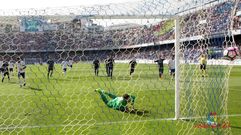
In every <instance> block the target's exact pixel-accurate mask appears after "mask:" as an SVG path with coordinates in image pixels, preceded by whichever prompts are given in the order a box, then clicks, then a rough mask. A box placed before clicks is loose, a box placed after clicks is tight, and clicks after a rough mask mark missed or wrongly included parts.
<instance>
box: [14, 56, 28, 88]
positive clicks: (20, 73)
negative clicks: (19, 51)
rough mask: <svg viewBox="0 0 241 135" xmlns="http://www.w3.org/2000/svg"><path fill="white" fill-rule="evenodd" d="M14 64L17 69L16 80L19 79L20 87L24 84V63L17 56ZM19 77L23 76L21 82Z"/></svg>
mask: <svg viewBox="0 0 241 135" xmlns="http://www.w3.org/2000/svg"><path fill="white" fill-rule="evenodd" d="M16 65H17V70H18V80H19V84H20V87H22V86H25V85H26V78H25V69H26V66H25V63H24V61H22V60H21V59H20V58H18V59H17V63H16ZM21 77H22V78H23V82H22V80H21Z"/></svg>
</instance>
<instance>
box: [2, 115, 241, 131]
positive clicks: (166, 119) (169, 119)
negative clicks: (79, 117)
mask: <svg viewBox="0 0 241 135" xmlns="http://www.w3.org/2000/svg"><path fill="white" fill-rule="evenodd" d="M226 116H228V117H241V114H231V115H221V116H219V117H226ZM205 117H206V116H202V117H187V118H180V119H181V120H182V119H200V118H205ZM151 121H175V118H160V119H149V120H134V121H113V122H98V123H91V124H88V123H87V124H58V125H32V126H9V127H0V130H11V129H24V128H27V129H32V128H51V127H53V128H56V127H75V126H93V125H94V126H96V125H97V126H102V125H110V124H125V123H141V122H151Z"/></svg>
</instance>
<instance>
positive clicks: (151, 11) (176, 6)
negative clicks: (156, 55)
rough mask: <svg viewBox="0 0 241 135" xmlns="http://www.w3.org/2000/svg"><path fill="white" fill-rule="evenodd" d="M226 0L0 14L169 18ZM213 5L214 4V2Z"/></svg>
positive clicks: (146, 0) (162, 0) (160, 0)
mask: <svg viewBox="0 0 241 135" xmlns="http://www.w3.org/2000/svg"><path fill="white" fill-rule="evenodd" d="M224 1H225V0H142V1H139V2H127V3H120V4H109V5H96V6H92V7H84V6H72V7H56V8H39V9H34V8H31V9H12V10H7V9H6V10H4V9H2V10H0V16H26V15H31V16H35V15H43V16H63V15H64V16H76V15H83V16H89V17H91V18H99V19H101V18H103V19H107V18H112V19H114V18H118V19H119V18H126V19H131V18H167V17H169V16H175V15H177V14H180V13H183V12H185V11H189V10H191V9H194V8H197V7H203V6H205V5H211V4H210V3H220V2H224ZM212 5H213V4H212Z"/></svg>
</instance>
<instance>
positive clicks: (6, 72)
mask: <svg viewBox="0 0 241 135" xmlns="http://www.w3.org/2000/svg"><path fill="white" fill-rule="evenodd" d="M6 75H7V76H8V80H10V77H9V71H8V62H4V63H3V65H2V82H3V81H4V78H5V76H6Z"/></svg>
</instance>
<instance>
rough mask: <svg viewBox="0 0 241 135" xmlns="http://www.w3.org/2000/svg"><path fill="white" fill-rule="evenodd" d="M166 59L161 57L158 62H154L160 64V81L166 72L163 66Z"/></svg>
mask: <svg viewBox="0 0 241 135" xmlns="http://www.w3.org/2000/svg"><path fill="white" fill-rule="evenodd" d="M164 60H165V59H164V58H163V56H162V55H161V56H160V58H159V59H158V60H155V61H154V62H157V64H158V68H159V77H160V79H162V75H163V71H164V65H163V61H164Z"/></svg>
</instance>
